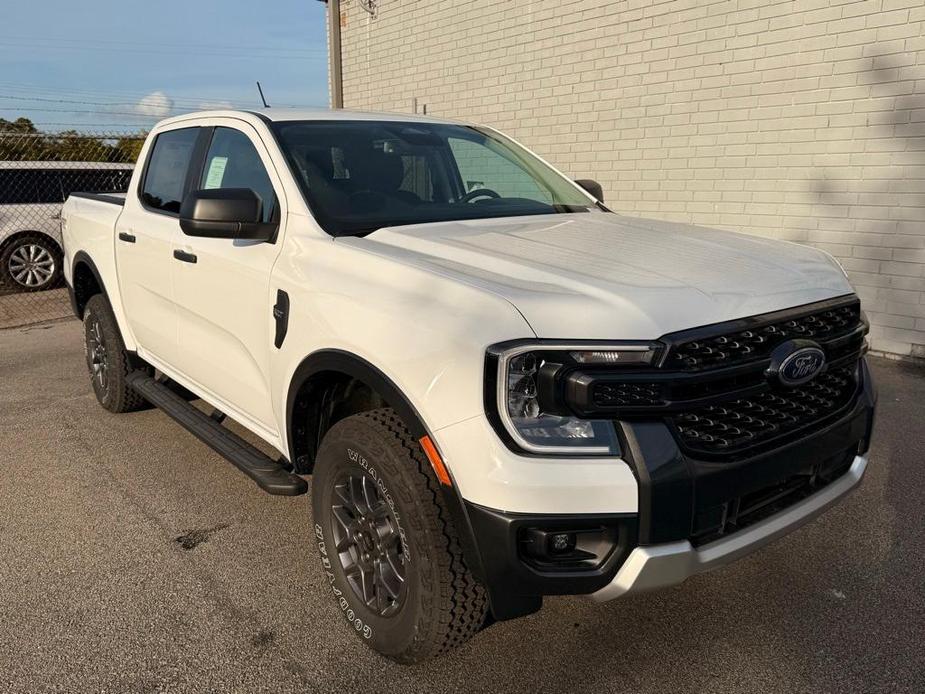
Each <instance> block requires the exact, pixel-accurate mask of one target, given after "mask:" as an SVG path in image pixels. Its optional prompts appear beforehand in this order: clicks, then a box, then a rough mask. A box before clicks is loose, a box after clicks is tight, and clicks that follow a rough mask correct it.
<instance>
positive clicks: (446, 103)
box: [342, 0, 925, 357]
mask: <svg viewBox="0 0 925 694" xmlns="http://www.w3.org/2000/svg"><path fill="white" fill-rule="evenodd" d="M378 6H379V11H378V15H377V16H376V17H375V18H371V17H370V16H369V15H368V14H367V13H366V12H365V11H364V10H363V9H362V8H361V6H360V3H359V0H342V9H343V12H342V15H343V16H342V24H343V30H342V31H343V42H344V64H343V68H344V101H345V105H346V106H347V107H348V108H359V109H374V110H390V111H409V110H411V107H412V106H411V105H412V100H413V99H414V98H417V100H418V103H419V105H423V104H426V105H427V110H428V113H431V114H437V115H446V116H450V117H457V118H463V119H468V120H473V121H477V122H481V123H485V124H488V125H492V126H495V127H498V128H500V129H502V130H504V131H505V132H507V133H509V134H511V135H512V136H514V137H516V138H517V139H519V140H521V141H523V142H524V143H525V144H527V145H528V146H530V147H531V148H533V149H535V150H536V151H538V152H539V153H541V154H542V155H543V156H545V157H547V158H548V159H550V160H551V161H552V162H554V163H555V164H556V165H557V166H559V167H561V168H562V169H564V170H565V171H568V172H569V173H570V174H571V175H573V176H574V177H576V178H585V177H587V178H595V179H597V180H599V181H600V182H601V183H602V184H603V185H604V190H605V191H606V199H607V203H608V205H609V206H611V207H612V208H613V209H615V210H617V211H620V212H625V213H627V214H634V215H641V216H648V217H659V218H663V219H672V220H682V221H688V222H694V223H697V224H704V225H709V226H715V227H722V228H727V229H735V230H740V231H746V232H749V233H754V234H761V235H765V236H773V237H776V238H781V239H789V240H794V241H799V242H802V243H808V244H811V245H814V246H817V247H819V248H824V249H825V250H827V251H830V252H831V253H833V254H834V255H835V256H837V257H838V258H839V259H840V260H841V261H842V263H843V264H844V266H845V267H846V268H847V270H848V272H849V274H850V276H851V279H852V282H853V283H854V285H855V287H856V288H857V291H858V293H859V294H860V295H861V297H862V298H863V300H864V304H865V307H866V310H867V312H868V315H869V316H870V318H871V321H872V323H873V328H872V342H873V346H874V348H875V349H878V350H882V351H887V352H893V353H898V354H903V355H909V354H913V355H916V356H922V357H925V0H792V1H782V0H712V1H711V0H668V1H666V0H624V1H622V2H619V1H615V0H558V1H557V0H532V1H528V0H469V1H467V2H464V1H463V0H458V1H457V2H439V1H437V0H379V1H378Z"/></svg>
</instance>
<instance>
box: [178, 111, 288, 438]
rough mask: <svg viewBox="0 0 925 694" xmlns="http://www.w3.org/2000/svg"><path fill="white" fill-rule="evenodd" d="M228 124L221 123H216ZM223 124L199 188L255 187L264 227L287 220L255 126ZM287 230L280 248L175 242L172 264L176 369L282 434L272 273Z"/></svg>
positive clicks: (235, 411)
mask: <svg viewBox="0 0 925 694" xmlns="http://www.w3.org/2000/svg"><path fill="white" fill-rule="evenodd" d="M216 122H222V121H216ZM233 123H234V125H233V126H232V125H228V126H216V127H215V128H214V130H213V132H212V137H211V142H210V144H209V147H208V150H207V153H206V156H205V161H204V163H203V166H202V172H201V175H200V176H199V177H198V180H197V181H193V183H192V185H191V188H192V189H208V188H250V189H251V190H253V191H255V192H256V193H257V194H258V195H259V196H260V199H261V201H262V202H263V221H265V222H269V221H273V220H280V219H281V220H285V219H286V215H285V210H284V209H282V205H283V204H284V201H283V200H282V199H281V198H280V196H279V195H278V194H277V191H278V190H281V189H282V186H281V185H280V182H279V179H278V176H277V174H276V171H275V170H274V169H273V167H272V164H271V160H270V157H269V155H268V154H267V152H266V150H265V147H264V145H263V143H262V141H261V140H260V137H259V135H258V134H257V132H256V131H255V130H254V129H253V128H251V127H250V126H249V125H246V124H244V123H240V122H237V121H234V122H233ZM283 231H284V229H283V228H282V226H281V227H280V230H279V233H278V234H277V238H276V239H275V240H274V241H273V242H264V241H247V240H232V239H210V238H197V237H192V236H186V235H183V234H182V233H181V235H180V236H179V237H177V238H176V239H175V244H174V249H173V250H175V251H178V254H177V255H178V256H179V258H178V259H175V262H174V263H173V278H174V292H175V299H176V307H177V321H178V325H177V335H178V347H179V354H178V357H177V359H176V360H175V364H176V366H177V367H178V369H179V370H180V371H181V372H182V374H183V375H184V376H185V377H186V378H188V379H189V380H190V381H192V382H193V383H195V384H196V385H197V386H199V388H201V389H202V390H204V391H206V392H208V393H210V394H212V395H214V396H215V397H216V398H217V399H218V400H220V401H221V402H223V403H225V404H226V406H227V412H228V414H230V415H232V416H237V418H240V416H241V415H244V416H245V417H247V418H248V419H250V420H251V421H252V422H253V423H255V424H258V425H260V427H261V428H263V429H265V430H266V432H267V433H268V434H270V435H271V436H273V437H275V436H278V434H279V432H278V427H277V426H276V424H275V419H274V416H273V410H272V400H271V397H270V385H269V384H270V377H269V353H270V352H269V351H270V348H271V346H272V343H273V334H272V332H271V330H272V325H273V304H274V303H275V296H272V291H271V287H270V275H271V273H272V270H273V264H274V263H275V262H276V258H277V256H278V255H279V251H280V246H281V245H282V242H281V237H282V234H283Z"/></svg>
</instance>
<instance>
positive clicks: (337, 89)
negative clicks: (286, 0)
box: [321, 0, 344, 108]
mask: <svg viewBox="0 0 925 694" xmlns="http://www.w3.org/2000/svg"><path fill="white" fill-rule="evenodd" d="M321 2H327V4H328V63H329V64H330V79H331V108H343V107H344V79H343V74H342V73H341V65H342V59H341V43H340V0H321Z"/></svg>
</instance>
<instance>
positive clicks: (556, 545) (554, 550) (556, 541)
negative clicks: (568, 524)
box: [549, 533, 575, 554]
mask: <svg viewBox="0 0 925 694" xmlns="http://www.w3.org/2000/svg"><path fill="white" fill-rule="evenodd" d="M574 550H575V533H555V534H554V535H550V536H549V553H550V554H568V553H569V552H573V551H574Z"/></svg>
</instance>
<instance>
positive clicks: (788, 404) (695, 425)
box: [671, 364, 857, 454]
mask: <svg viewBox="0 0 925 694" xmlns="http://www.w3.org/2000/svg"><path fill="white" fill-rule="evenodd" d="M855 371H856V365H855V364H852V365H851V366H850V367H843V368H838V369H833V370H831V371H829V372H827V373H824V374H822V375H820V376H818V377H817V378H815V379H814V380H813V381H810V382H809V383H807V384H805V385H802V386H799V387H797V388H793V389H791V390H773V391H772V390H768V391H766V392H764V393H761V394H759V395H755V396H751V397H748V398H740V399H736V400H731V401H729V402H724V403H722V404H720V405H710V406H708V407H703V408H700V409H697V410H693V411H691V412H684V413H681V414H678V415H674V416H673V417H671V421H672V422H673V423H674V425H675V427H676V428H677V432H678V436H679V439H680V441H681V444H682V445H683V446H684V447H685V448H687V449H689V450H691V451H695V452H700V453H708V454H717V453H731V452H735V451H738V450H742V449H745V448H753V447H756V446H760V445H762V444H764V443H768V442H770V441H771V440H776V439H778V438H781V437H786V436H787V435H789V434H795V433H796V432H798V431H800V430H802V429H804V428H805V427H807V426H810V425H813V424H819V423H821V421H822V420H824V419H826V418H827V417H828V416H830V415H832V414H835V413H836V412H838V411H839V410H841V409H842V408H844V407H845V406H846V405H848V404H849V403H850V402H851V400H852V399H853V397H854V394H855V392H856V390H857V381H856V377H855Z"/></svg>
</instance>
